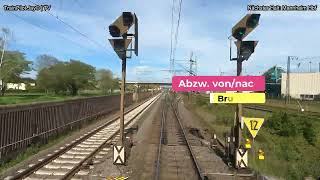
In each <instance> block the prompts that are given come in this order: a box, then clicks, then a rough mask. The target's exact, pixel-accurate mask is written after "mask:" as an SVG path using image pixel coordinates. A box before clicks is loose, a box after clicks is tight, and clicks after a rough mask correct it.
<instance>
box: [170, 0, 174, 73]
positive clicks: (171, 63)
mask: <svg viewBox="0 0 320 180" xmlns="http://www.w3.org/2000/svg"><path fill="white" fill-rule="evenodd" d="M174 1H175V0H172V10H171V34H170V71H172V70H173V60H172V41H173V40H172V38H173V10H174Z"/></svg>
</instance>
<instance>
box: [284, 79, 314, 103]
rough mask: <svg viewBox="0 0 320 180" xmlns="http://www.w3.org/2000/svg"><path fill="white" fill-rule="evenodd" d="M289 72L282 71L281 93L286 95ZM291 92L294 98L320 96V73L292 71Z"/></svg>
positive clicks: (310, 98)
mask: <svg viewBox="0 0 320 180" xmlns="http://www.w3.org/2000/svg"><path fill="white" fill-rule="evenodd" d="M286 87H287V74H286V73H282V79H281V94H282V95H283V96H285V95H286ZM289 94H290V96H291V97H292V98H297V99H308V100H312V99H315V98H320V73H290V75H289Z"/></svg>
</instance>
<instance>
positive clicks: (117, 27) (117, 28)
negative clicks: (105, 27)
mask: <svg viewBox="0 0 320 180" xmlns="http://www.w3.org/2000/svg"><path fill="white" fill-rule="evenodd" d="M134 20H135V15H134V14H132V13H131V12H123V13H122V15H121V16H120V17H118V18H117V19H116V20H115V21H114V22H113V23H112V24H111V25H110V26H109V32H110V35H111V36H112V37H123V36H126V34H127V33H128V31H129V29H130V27H131V26H132V25H133V24H134Z"/></svg>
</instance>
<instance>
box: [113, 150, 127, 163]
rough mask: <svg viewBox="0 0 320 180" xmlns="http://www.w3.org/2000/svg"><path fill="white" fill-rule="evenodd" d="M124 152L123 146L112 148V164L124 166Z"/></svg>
mask: <svg viewBox="0 0 320 180" xmlns="http://www.w3.org/2000/svg"><path fill="white" fill-rule="evenodd" d="M125 161H126V159H125V152H124V147H123V146H113V164H115V165H124V164H125Z"/></svg>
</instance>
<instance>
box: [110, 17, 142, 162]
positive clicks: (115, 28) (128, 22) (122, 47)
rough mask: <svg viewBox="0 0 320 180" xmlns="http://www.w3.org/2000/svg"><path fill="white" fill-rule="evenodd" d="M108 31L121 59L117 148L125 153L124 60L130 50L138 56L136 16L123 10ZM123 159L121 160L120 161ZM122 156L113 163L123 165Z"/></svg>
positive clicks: (116, 153)
mask: <svg viewBox="0 0 320 180" xmlns="http://www.w3.org/2000/svg"><path fill="white" fill-rule="evenodd" d="M133 25H134V26H135V28H134V33H133V34H132V33H129V30H130V28H131V27H132V26H133ZM109 33H110V35H111V36H112V37H115V39H109V42H110V44H111V46H112V48H113V49H114V51H115V52H116V53H117V55H118V56H119V58H120V59H121V60H122V79H121V85H120V86H121V87H120V89H121V99H120V146H116V147H118V149H119V148H120V149H122V151H123V152H124V153H125V146H124V144H125V142H124V141H125V139H124V100H125V84H126V83H125V82H126V61H127V58H131V52H132V51H134V53H135V54H136V55H137V56H138V18H137V16H136V14H135V13H131V12H123V13H122V15H121V16H120V17H118V18H117V19H116V20H115V21H114V22H113V23H112V24H111V25H110V26H109ZM132 39H134V41H135V43H134V48H133V49H128V47H129V45H130V44H131V42H132ZM127 51H129V52H130V56H129V57H127ZM118 154H119V153H118V152H117V151H114V156H115V157H119V156H118ZM122 160H123V161H122ZM124 162H125V157H124V158H116V159H115V163H116V164H121V165H124Z"/></svg>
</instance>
